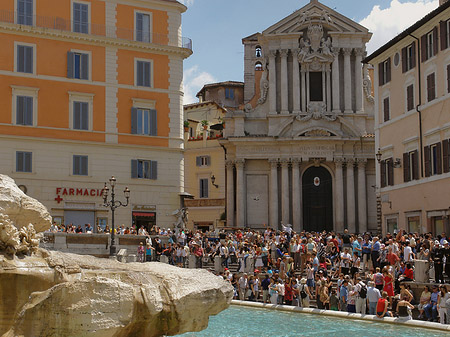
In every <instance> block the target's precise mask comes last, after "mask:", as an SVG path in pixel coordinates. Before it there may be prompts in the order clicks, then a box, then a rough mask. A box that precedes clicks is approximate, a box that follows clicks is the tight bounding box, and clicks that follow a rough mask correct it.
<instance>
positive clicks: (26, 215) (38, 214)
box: [0, 174, 52, 232]
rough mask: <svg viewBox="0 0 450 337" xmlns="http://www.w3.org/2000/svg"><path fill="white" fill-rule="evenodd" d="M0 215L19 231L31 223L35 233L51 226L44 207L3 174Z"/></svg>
mask: <svg viewBox="0 0 450 337" xmlns="http://www.w3.org/2000/svg"><path fill="white" fill-rule="evenodd" d="M0 214H4V215H7V216H8V217H9V218H10V219H11V221H12V222H13V223H14V225H15V226H16V227H17V228H19V229H20V228H22V227H28V225H29V224H30V223H31V224H33V226H34V228H35V230H36V231H37V232H43V231H45V230H47V229H49V228H50V226H51V224H52V217H51V215H50V213H49V212H48V211H47V209H46V208H45V206H44V205H42V204H41V203H40V202H39V201H37V200H36V199H33V198H31V197H29V196H28V195H26V194H25V193H23V192H22V190H21V189H20V188H19V187H18V186H17V185H16V183H15V182H14V180H13V179H12V178H10V177H8V176H6V175H3V174H0Z"/></svg>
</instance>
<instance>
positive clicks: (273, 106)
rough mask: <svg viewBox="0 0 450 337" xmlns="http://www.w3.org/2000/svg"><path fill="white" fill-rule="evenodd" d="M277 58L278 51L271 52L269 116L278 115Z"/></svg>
mask: <svg viewBox="0 0 450 337" xmlns="http://www.w3.org/2000/svg"><path fill="white" fill-rule="evenodd" d="M276 56H277V51H276V50H271V51H269V104H270V111H269V114H271V115H276V114H277V74H276V71H277V70H276V69H277V68H276V64H275V59H276Z"/></svg>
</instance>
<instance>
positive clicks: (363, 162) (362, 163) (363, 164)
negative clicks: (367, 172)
mask: <svg viewBox="0 0 450 337" xmlns="http://www.w3.org/2000/svg"><path fill="white" fill-rule="evenodd" d="M356 163H357V164H358V167H360V168H364V167H366V164H367V159H366V158H358V159H356Z"/></svg>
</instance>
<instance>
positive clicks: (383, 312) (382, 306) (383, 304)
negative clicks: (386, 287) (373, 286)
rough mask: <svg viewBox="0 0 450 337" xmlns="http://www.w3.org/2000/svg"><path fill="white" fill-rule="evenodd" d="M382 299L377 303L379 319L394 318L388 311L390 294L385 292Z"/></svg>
mask: <svg viewBox="0 0 450 337" xmlns="http://www.w3.org/2000/svg"><path fill="white" fill-rule="evenodd" d="M382 296H383V297H382V298H380V299H379V300H378V303H377V317H378V318H383V317H392V314H391V313H390V312H389V311H388V310H387V308H388V301H387V297H388V293H387V292H385V291H383V294H382Z"/></svg>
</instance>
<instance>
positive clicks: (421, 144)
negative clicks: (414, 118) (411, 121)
mask: <svg viewBox="0 0 450 337" xmlns="http://www.w3.org/2000/svg"><path fill="white" fill-rule="evenodd" d="M409 36H411V37H412V38H414V39H415V40H416V41H417V70H418V72H419V104H417V105H416V111H417V112H418V114H419V145H420V174H421V178H423V177H424V174H423V136H422V134H423V133H422V112H421V111H420V106H421V105H422V74H421V71H420V64H421V63H422V61H421V55H420V51H421V47H422V46H421V45H420V40H419V39H418V38H417V37H415V36H414V35H412V34H409Z"/></svg>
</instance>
